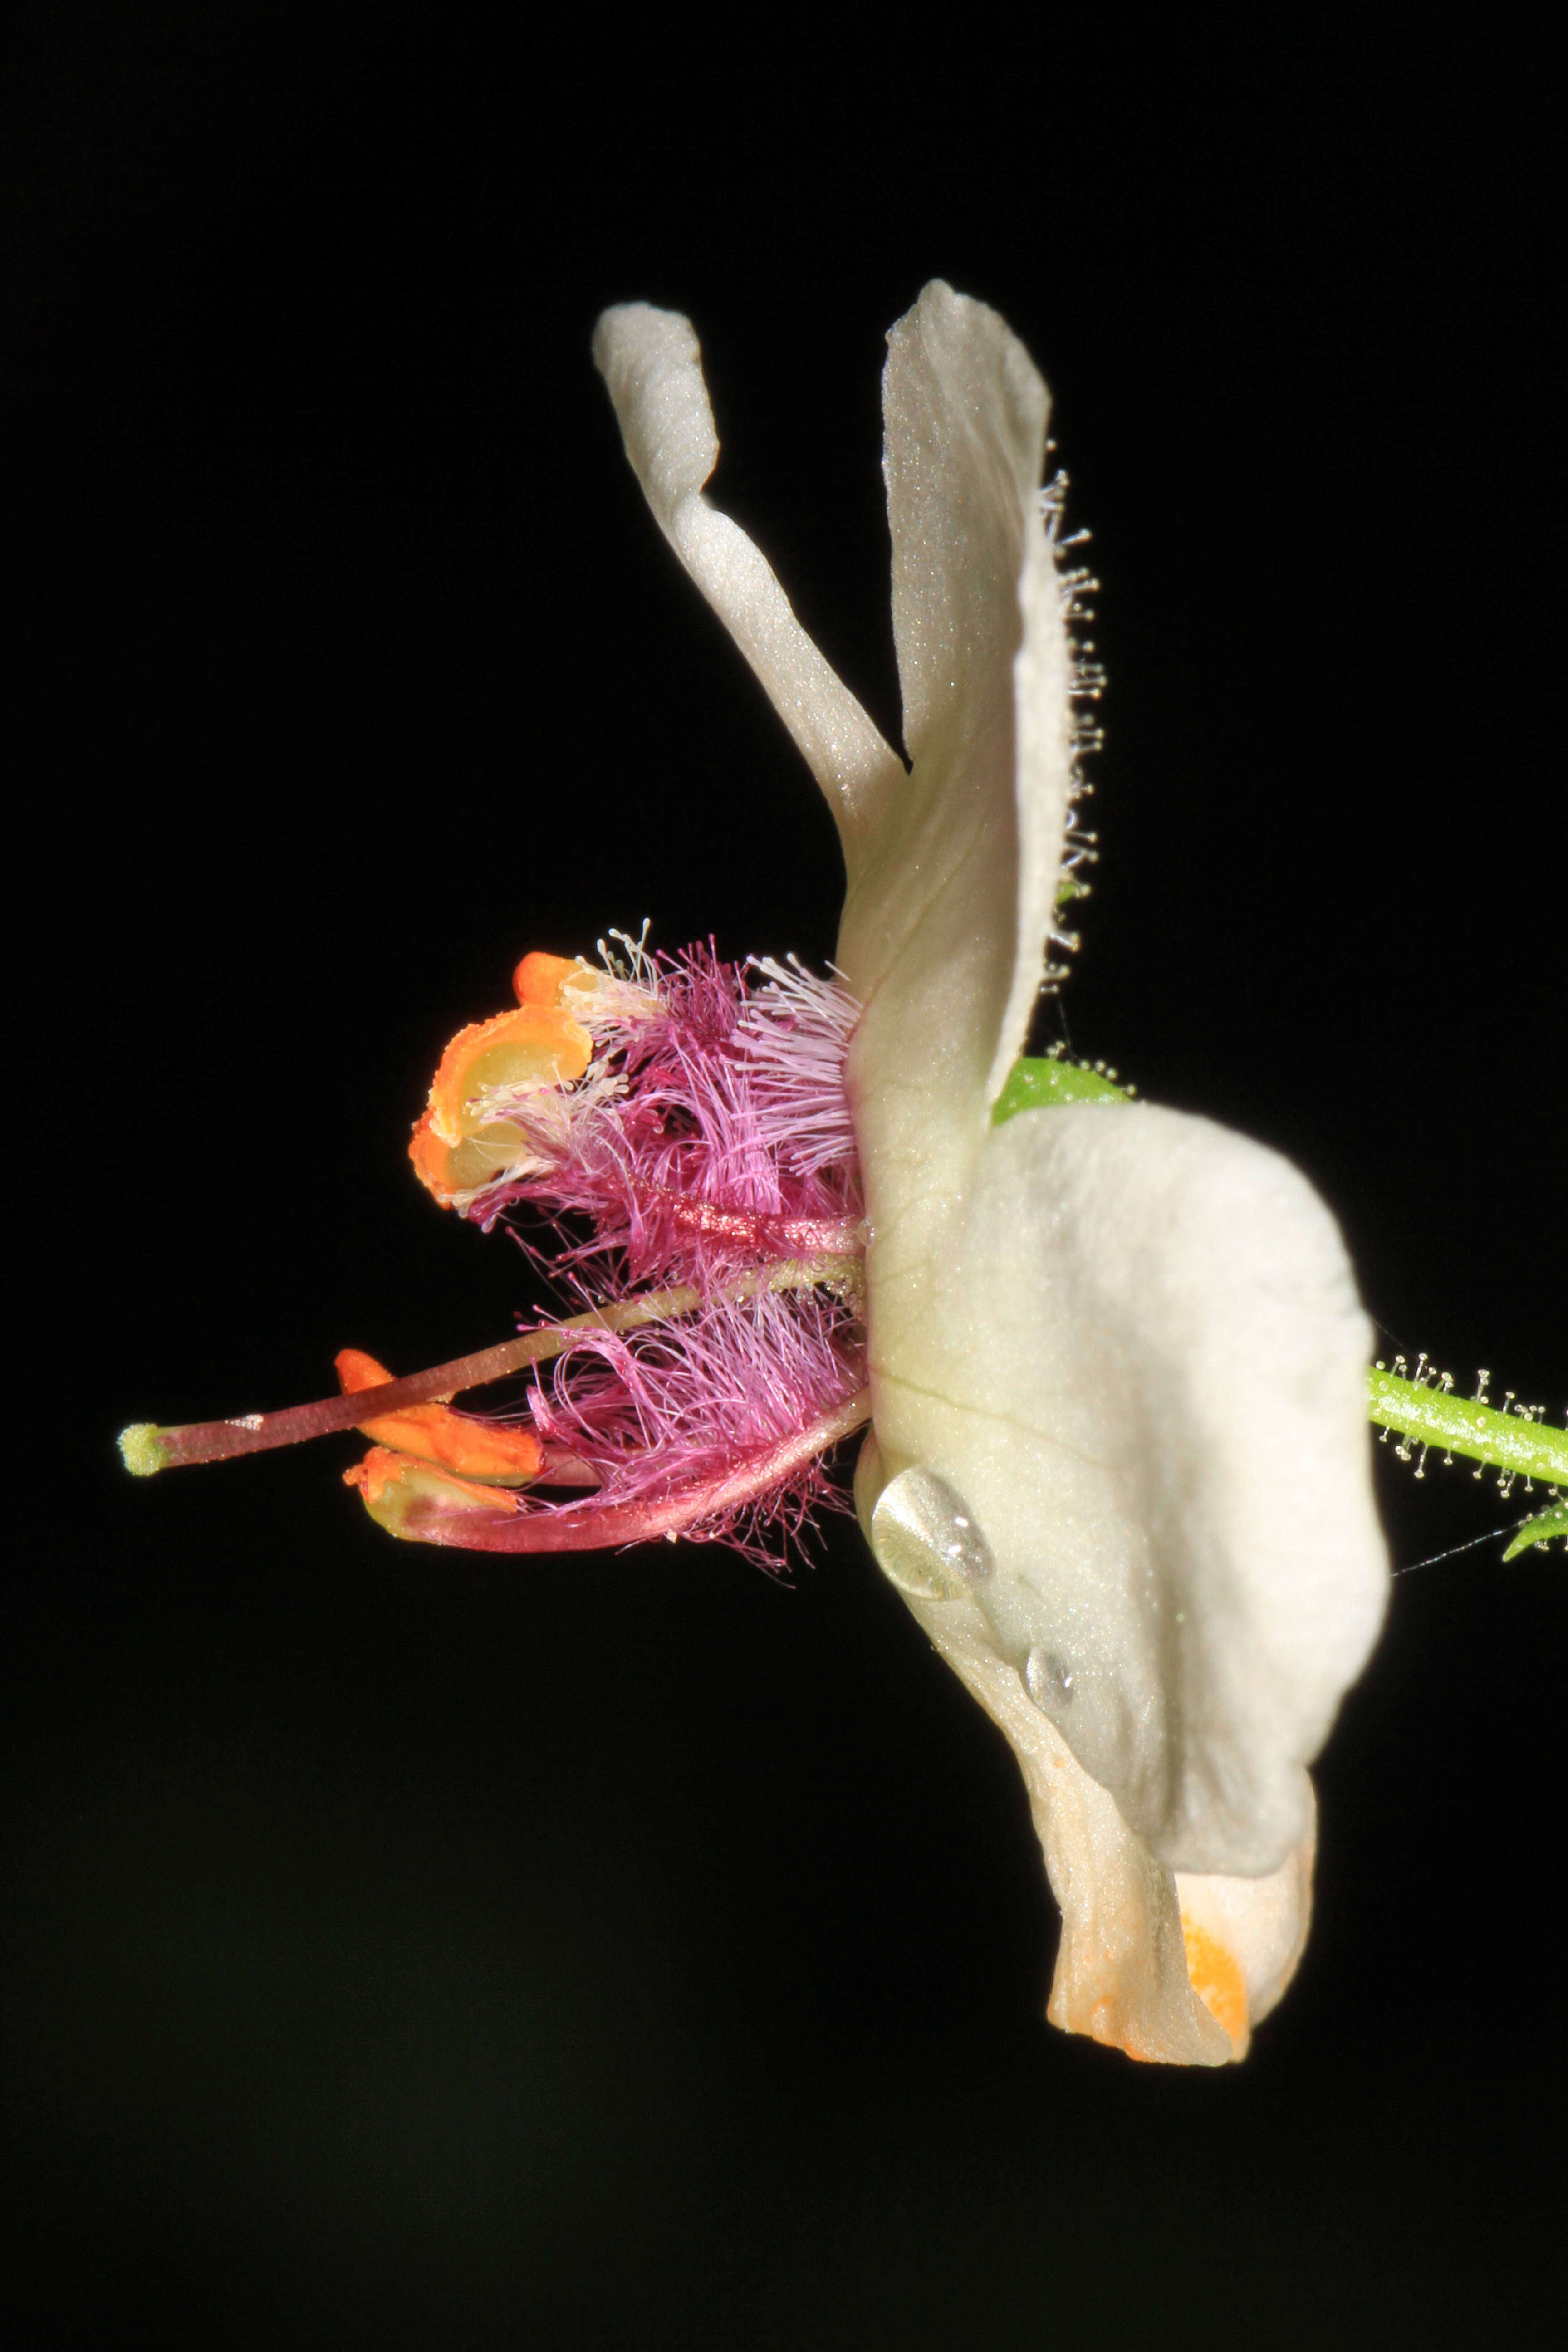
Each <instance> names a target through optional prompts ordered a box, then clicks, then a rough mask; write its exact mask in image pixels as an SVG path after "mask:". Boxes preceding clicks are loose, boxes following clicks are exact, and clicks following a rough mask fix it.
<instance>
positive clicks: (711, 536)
mask: <svg viewBox="0 0 1568 2352" xmlns="http://www.w3.org/2000/svg"><path fill="white" fill-rule="evenodd" d="M888 341H889V359H888V365H887V371H886V373H885V376H884V378H883V412H884V418H885V424H886V457H885V461H884V463H885V472H886V476H887V485H888V510H889V523H890V526H891V532H892V551H893V632H894V637H895V641H896V646H897V651H898V662H899V677H900V688H901V690H902V696H903V709H904V739H905V742H906V745H907V747H908V750H909V753H910V759H911V761H912V763H913V765H912V772H910V773H908V774H906V772H905V770H904V766H903V762H902V761H900V759H899V758H898V757H897V756H896V754H895V753H894V752H893V751H891V750H890V749H889V746H888V745H887V744H886V743H885V742H884V741H883V740H882V738H881V736H880V735H879V732H878V730H877V729H876V728H875V727H874V726H873V724H872V722H871V721H870V719H868V717H867V715H866V713H865V712H864V711H863V710H862V709H860V707H859V705H858V702H857V701H856V700H855V698H854V697H853V696H852V695H851V694H849V693H848V691H847V689H846V688H845V687H844V686H843V685H842V684H841V682H840V681H839V679H838V678H837V677H835V676H834V674H833V672H832V670H831V669H830V668H829V667H828V666H827V664H826V662H825V661H824V659H823V657H822V656H821V655H820V654H819V653H818V652H817V650H816V646H813V645H812V644H811V642H810V640H809V639H808V638H807V637H806V635H805V632H804V631H803V630H802V629H801V627H800V625H799V624H798V622H797V621H796V620H795V616H794V614H793V613H792V612H791V610H790V607H789V604H788V603H787V601H786V599H785V597H784V593H783V591H782V589H781V588H780V586H779V584H778V583H777V581H776V580H775V579H774V577H773V572H771V571H770V569H769V568H768V565H767V563H766V562H764V560H763V557H762V556H761V554H759V552H758V551H757V550H756V549H755V548H754V547H753V546H752V543H751V541H749V540H748V539H747V538H746V537H745V536H744V534H743V533H742V531H740V530H737V528H736V527H735V525H734V524H733V523H732V522H731V521H730V520H728V519H727V518H726V517H725V516H723V515H721V514H720V513H719V512H717V511H716V510H715V509H713V508H712V507H711V506H710V505H709V503H708V502H707V500H706V499H704V498H703V496H702V486H703V484H704V483H705V482H706V480H707V479H708V477H709V475H710V473H711V471H712V469H713V465H714V462H715V459H716V457H717V456H718V442H717V439H716V437H715V434H714V428H713V420H712V415H711V412H710V406H709V403H708V397H707V394H706V391H705V389H704V386H703V382H702V376H701V371H700V359H699V353H698V347H697V341H696V338H695V336H694V335H693V333H692V331H691V328H690V326H689V324H688V322H687V321H686V320H684V319H682V318H679V317H678V316H676V315H674V314H672V313H670V312H668V311H660V310H650V309H647V308H646V307H643V306H640V305H637V306H628V307H626V308H624V309H618V310H610V311H607V312H606V313H605V317H604V318H603V319H602V320H601V321H600V324H599V329H598V333H597V336H596V339H595V358H596V360H597V362H598V364H599V367H600V369H601V370H602V372H603V373H604V375H605V380H606V382H607V383H608V385H609V389H610V394H611V397H612V399H613V401H614V403H615V405H616V414H617V415H618V417H619V419H620V424H621V428H622V431H623V434H624V436H625V438H626V450H627V454H628V456H629V457H630V459H631V462H632V464H633V466H634V467H635V468H636V471H637V477H638V478H639V480H640V481H641V483H642V486H643V488H644V490H645V491H646V493H647V499H648V502H649V504H650V505H651V507H652V509H653V510H654V513H655V514H656V516H657V517H658V520H659V522H660V524H661V525H662V527H663V529H664V530H665V532H666V533H667V535H668V538H669V540H670V541H671V543H672V545H673V546H674V547H675V549H676V551H677V553H678V554H679V557H680V559H681V562H683V563H684V564H685V566H686V568H687V570H688V571H689V572H690V574H691V576H692V577H693V579H694V580H695V581H696V582H697V583H698V585H699V586H700V588H701V590H702V592H703V593H704V594H705V595H706V596H707V598H708V600H709V602H710V604H712V605H713V607H714V609H715V610H716V611H717V612H718V614H720V616H721V619H722V620H723V621H724V623H725V624H726V625H727V626H728V628H729V629H730V631H731V635H733V636H734V638H735V640H736V642H737V643H738V645H739V646H740V647H741V649H742V652H743V653H744V654H745V656H746V658H747V659H748V661H749V662H750V663H751V665H752V668H753V670H754V671H755V672H756V674H757V676H758V677H759V678H760V679H761V681H762V683H763V687H764V688H766V690H767V692H768V693H769V695H770V696H771V698H772V699H773V703H774V705H775V707H776V709H778V712H779V715H780V716H781V718H782V719H784V723H785V725H786V726H787V727H788V728H789V730H790V732H791V733H792V735H793V736H794V737H795V741H796V743H797V744H798V745H799V747H800V749H801V751H802V752H803V753H804V754H805V759H806V761H807V763H808V764H809V766H810V768H811V770H812V772H813V773H814V775H815V776H816V779H817V782H819V784H820V785H821V787H822V789H823V791H824V793H826V797H827V799H828V802H829V804H830V805H831V807H832V809H833V812H834V814H835V817H836V818H837V824H838V829H839V835H840V839H841V841H842V844H843V849H844V860H845V866H846V868H847V877H848V888H847V898H846V901H845V908H844V919H843V925H842V929H841V931H840V935H839V945H838V962H839V965H840V968H841V969H842V971H843V972H844V975H845V977H846V979H847V982H848V983H849V985H850V987H851V988H852V989H853V990H854V992H855V993H856V994H857V996H858V998H859V999H860V1001H861V1003H863V1005H864V1007H865V1011H864V1013H863V1016H862V1018H861V1020H860V1023H859V1025H858V1029H857V1031H856V1034H855V1037H854V1040H853V1043H852V1045H851V1048H850V1055H849V1064H848V1080H849V1092H850V1101H851V1108H852V1111H853V1116H854V1121H855V1129H856V1134H857V1138H858V1145H859V1150H860V1160H861V1170H862V1175H863V1179H864V1183H865V1188H866V1202H867V1209H868V1223H869V1231H870V1242H869V1247H868V1265H867V1282H868V1348H869V1362H870V1380H871V1391H872V1399H873V1410H874V1423H873V1431H872V1434H871V1436H870V1437H869V1438H868V1442H867V1446H866V1451H865V1454H863V1456H862V1459H861V1464H860V1468H859V1472H858V1477H857V1482H856V1483H857V1501H858V1507H859V1511H860V1517H861V1522H862V1525H863V1526H864V1527H865V1528H866V1529H867V1532H868V1537H869V1538H870V1542H871V1546H872V1549H873V1550H874V1552H875V1553H876V1556H877V1558H878V1560H879V1563H880V1565H881V1566H882V1568H883V1570H885V1571H886V1573H887V1574H888V1575H889V1577H890V1578H891V1580H893V1582H894V1583H895V1584H896V1585H897V1586H898V1587H899V1589H900V1591H901V1592H902V1593H903V1595H904V1597H905V1599H906V1600H907V1601H908V1603H909V1605H910V1608H911V1610H912V1611H913V1612H914V1613H915V1615H916V1616H917V1617H918V1618H919V1620H920V1622H921V1624H922V1625H923V1626H924V1627H925V1629H926V1631H927V1633H929V1634H930V1636H931V1641H932V1642H933V1643H935V1645H936V1647H937V1648H938V1649H939V1650H940V1651H941V1653H942V1655H943V1656H944V1657H945V1658H946V1659H947V1660H948V1662H949V1664H951V1665H952V1667H953V1668H954V1670H955V1671H956V1672H957V1674H958V1675H960V1676H961V1677H962V1678H963V1681H964V1683H965V1684H966V1685H968V1687H969V1689H970V1690H971V1691H972V1692H973V1694H974V1696H975V1697H976V1698H977V1699H978V1700H979V1701H980V1703H981V1705H982V1706H984V1708H985V1709H986V1711H987V1713H988V1714H989V1715H991V1717H993V1718H994V1721H995V1722H996V1723H997V1724H998V1725H999V1726H1000V1727H1001V1729H1002V1730H1003V1732H1004V1733H1005V1736H1006V1738H1007V1739H1008V1740H1009V1742H1010V1743H1011V1745H1012V1748H1013V1749H1014V1752H1015V1753H1016V1756H1017V1759H1018V1761H1019V1764H1020V1766H1021V1768H1022V1769H1023V1773H1024V1777H1025V1780H1026V1783H1027V1786H1028V1791H1029V1798H1030V1802H1031V1805H1032V1807H1033V1810H1034V1817H1035V1822H1036V1825H1037V1830H1038V1832H1039V1837H1040V1843H1041V1845H1042V1847H1043V1848H1044V1851H1045V1858H1046V1866H1047V1872H1048V1873H1049V1876H1050V1881H1051V1885H1052V1886H1053V1888H1054V1890H1055V1892H1056V1895H1057V1898H1058V1902H1059V1903H1060V1905H1061V1909H1062V1919H1063V1927H1062V1939H1061V1948H1060V1953H1059V1956H1058V1963H1057V1971H1056V1980H1055V1983H1054V1986H1053V1989H1052V1992H1051V1998H1050V2007H1049V2015H1050V2016H1051V2018H1052V2019H1053V2020H1054V2021H1055V2022H1056V2023H1058V2025H1062V2026H1065V2027H1067V2028H1068V2029H1069V2030H1070V2031H1073V2032H1085V2033H1090V2034H1093V2035H1094V2036H1095V2037H1096V2038H1097V2039H1098V2040H1100V2041H1102V2042H1115V2043H1118V2044H1119V2045H1120V2046H1121V2048H1123V2049H1124V2050H1127V2051H1128V2052H1130V2053H1131V2054H1132V2055H1134V2056H1136V2057H1142V2058H1158V2059H1167V2060H1175V2061H1184V2062H1188V2063H1197V2064H1210V2065H1212V2064H1217V2063H1223V2062H1224V2061H1225V2060H1226V2059H1227V2058H1230V2057H1232V2056H1240V2055H1241V2054H1242V2053H1243V2052H1244V2051H1245V2049H1246V2046H1247V2036H1248V2032H1249V2029H1250V2027H1251V2026H1252V2025H1254V2024H1256V2023H1257V2021H1258V2019H1259V2018H1260V2017H1261V2016H1263V2015H1264V2014H1265V2012H1266V2011H1268V2009H1269V2008H1270V2007H1271V2006H1272V2005H1273V2003H1274V2002H1275V2001H1276V2000H1278V1999H1279V1994H1280V1992H1281V1991H1282V1990H1283V1989H1284V1987H1285V1985H1286V1983H1287V1982H1288V1980H1289V1977H1290V1974H1291V1972H1292V1970H1293V1969H1294V1968H1295V1965H1296V1962H1297V1960H1298V1958H1299V1957H1300V1951H1301V1948H1302V1945H1303V1942H1304V1940H1305V1937H1306V1931H1307V1923H1308V1916H1309V1909H1310V1872H1311V1853H1312V1822H1313V1807H1312V1791H1311V1786H1310V1781H1309V1780H1308V1778H1307V1774H1306V1770H1305V1767H1306V1765H1307V1764H1308V1762H1309V1761H1310V1759H1311V1758H1312V1757H1313V1756H1314V1755H1315V1754H1316V1752H1317V1750H1318V1748H1320V1747H1321V1744H1322V1741H1323V1739H1324V1738H1325V1736H1326V1734H1327V1732H1328V1729H1329V1727H1330V1724H1331V1721H1332V1718H1333V1714H1334V1710H1335V1707H1336V1706H1337V1704H1338V1701H1339V1699H1340V1696H1341V1695H1342V1692H1343V1691H1344V1689H1345V1687H1346V1685H1347V1684H1348V1683H1349V1682H1350V1681H1351V1679H1352V1676H1353V1675H1355V1674H1356V1673H1357V1671H1358V1670H1359V1668H1360V1667H1361V1665H1362V1664H1363V1660H1364V1659H1365V1657H1366V1655H1367V1653H1368V1651H1369V1649H1370V1647H1371V1645H1372V1643H1373V1638H1374V1637H1375V1634H1376V1633H1377V1629H1378V1625H1379V1622H1380V1619H1381V1616H1382V1612H1383V1608H1384V1592H1385V1585H1386V1570H1385V1563H1384V1550H1383V1544H1382V1539H1381V1537H1380V1534H1379V1530H1378V1526H1377V1522H1376V1518H1375V1516H1374V1512H1373V1501H1372V1494H1371V1475H1370V1449H1369V1444H1368V1436H1369V1433H1368V1428H1367V1422H1366V1406H1365V1398H1364V1389H1363V1382H1364V1368H1365V1364H1366V1360H1367V1355H1368V1333H1367V1328H1366V1326H1365V1323H1364V1320H1363V1316H1362V1314H1361V1311H1360V1309H1359V1307H1358V1306H1357V1302H1356V1296H1355V1290H1354V1286H1353V1282H1352V1276H1351V1271H1350V1268H1349V1265H1348V1264H1347V1263H1346V1259H1345V1255H1344V1252H1343V1249H1342V1244H1341V1242H1340V1238H1339V1235H1338V1233H1337V1231H1336V1229H1335V1227H1334V1224H1333V1222H1332V1220H1331V1217H1330V1215H1329V1213H1328V1212H1327V1210H1326V1209H1325V1208H1324V1207H1323V1205H1322V1203H1321V1202H1320V1201H1319V1200H1318V1198H1317V1196H1316V1194H1315V1193H1314V1192H1312V1191H1311V1189H1310V1186H1309V1185H1308V1184H1307V1183H1306V1181H1305V1180H1304V1179H1303V1178H1302V1177H1301V1176H1300V1175H1299V1174H1298V1173H1297V1172H1296V1171H1295V1170H1294V1169H1292V1168H1291V1167H1289V1165H1288V1164H1287V1163H1286V1162H1285V1161H1284V1160H1280V1159H1279V1158H1278V1157H1277V1156H1276V1155H1275V1154H1273V1153H1272V1152H1269V1151H1267V1150H1263V1149H1261V1148H1260V1147H1259V1146H1258V1145H1257V1144H1254V1143H1250V1142H1248V1141H1247V1140H1246V1139H1244V1138H1243V1137H1240V1136H1238V1135H1234V1134H1231V1133H1229V1132H1227V1131H1226V1129H1222V1128H1218V1127H1215V1126H1213V1125H1211V1124H1210V1123H1209V1122H1208V1121H1207V1120H1205V1119H1202V1118H1189V1117H1186V1116H1184V1115H1182V1114H1180V1113H1177V1112H1174V1111H1169V1110H1163V1109H1158V1108H1152V1107H1146V1106H1143V1105H1141V1104H1138V1105H1134V1104H1114V1103H1106V1104H1083V1105H1079V1106H1074V1107H1067V1108H1053V1109H1049V1110H1040V1111H1037V1112H1030V1113H1028V1114H1026V1115H1025V1116H1021V1117H1017V1118H1012V1119H1011V1120H1009V1121H1008V1122H1007V1123H1006V1124H1005V1125H1001V1126H995V1125H994V1124H993V1122H992V1117H991V1113H992V1108H993V1106H994V1103H995V1101H996V1098H997V1096H998V1094H999V1092H1000V1090H1001V1088H1002V1087H1003V1085H1004V1083H1005V1079H1006V1076H1007V1074H1008V1072H1009V1070H1010V1068H1011V1067H1012V1066H1013V1063H1014V1061H1015V1059H1016V1056H1017V1055H1019V1053H1020V1052H1021V1051H1022V1050H1023V1046H1024V1043H1025V1037H1026V1029H1027V1025H1028V1022H1029V1017H1030V1013H1031V1011H1032V1009H1033V1006H1034V1003H1035V1001H1036V996H1037V992H1038V988H1039V984H1040V980H1041V973H1042V968H1043V958H1044V950H1045V945H1046V941H1047V935H1048V933H1049V930H1050V927H1051V919H1052V910H1053V903H1054V897H1055V892H1056V888H1057V884H1058V874H1059V871H1060V866H1061V859H1062V854H1063V841H1064V835H1065V832H1066V826H1067V819H1068V801H1069V796H1070V791H1071V779H1072V745H1071V719H1070V692H1071V685H1072V670H1071V656H1070V652H1069V646H1068V634H1067V627H1066V620H1065V614H1064V609H1063V604H1064V597H1063V590H1062V587H1061V584H1060V583H1059V581H1058V575H1057V572H1056V569H1055V563H1054V558H1053V552H1052V550H1051V548H1050V546H1049V544H1048V542H1047V535H1046V530H1045V528H1044V525H1043V523H1042V520H1041V517H1040V509H1039V496H1038V492H1039V483H1040V477H1041V469H1042V465H1043V461H1044V455H1045V437H1046V416H1047V395H1046V390H1045V386H1044V384H1043V383H1041V381H1040V378H1039V376H1038V375H1037V373H1036V370H1035V368H1034V366H1033V364H1032V362H1030V360H1029V358H1028V355H1027V353H1026V352H1025V351H1024V349H1023V347H1022V346H1021V345H1020V344H1019V343H1018V342H1017V341H1016V339H1015V338H1014V336H1013V335H1012V334H1011V333H1010V332H1009V331H1008V329H1007V328H1006V326H1005V324H1004V323H1003V321H1002V320H1000V319H999V318H998V317H997V316H996V315H995V313H994V311H991V310H986V309H985V308H984V306H983V305H981V304H979V303H976V302H973V301H970V300H968V299H965V298H964V297H963V296H960V295H957V294H954V293H953V292H952V289H950V288H948V287H946V286H944V285H942V284H940V283H937V284H932V285H931V286H928V287H927V288H926V289H925V291H924V292H923V294H922V295H921V298H920V300H919V301H918V302H917V303H916V305H915V307H914V309H913V310H911V311H910V313H909V315H908V317H907V318H905V319H903V320H900V322H899V324H898V325H897V326H896V327H895V328H894V329H893V330H892V331H891V333H890V334H889V339H888Z"/></svg>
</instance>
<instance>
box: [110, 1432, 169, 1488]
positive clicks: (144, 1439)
mask: <svg viewBox="0 0 1568 2352" xmlns="http://www.w3.org/2000/svg"><path fill="white" fill-rule="evenodd" d="M119 1444H120V1452H121V1459H122V1460H123V1462H124V1464H125V1467H126V1468H127V1469H128V1470H129V1471H130V1473H131V1475H132V1477H133V1478H151V1477H152V1476H153V1473H154V1472H155V1471H158V1470H163V1469H165V1468H166V1467H167V1466H168V1460H169V1457H168V1455H167V1454H166V1453H165V1452H164V1450H163V1431H162V1430H161V1429H160V1428H159V1427H158V1424H157V1423H156V1422H153V1421H133V1422H132V1423H131V1424H130V1426H129V1427H128V1428H125V1429H122V1430H121V1433H120V1438H119Z"/></svg>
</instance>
